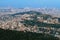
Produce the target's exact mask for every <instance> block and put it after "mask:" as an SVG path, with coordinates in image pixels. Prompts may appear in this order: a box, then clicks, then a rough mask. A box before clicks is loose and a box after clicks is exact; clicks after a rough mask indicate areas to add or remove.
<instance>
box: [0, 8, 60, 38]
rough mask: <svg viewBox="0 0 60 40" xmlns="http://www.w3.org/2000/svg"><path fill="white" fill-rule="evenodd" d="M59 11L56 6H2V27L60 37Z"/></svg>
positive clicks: (0, 10) (0, 18) (0, 22)
mask: <svg viewBox="0 0 60 40" xmlns="http://www.w3.org/2000/svg"><path fill="white" fill-rule="evenodd" d="M59 13H60V10H59V9H55V8H53V9H51V8H50V9H48V8H21V9H20V8H19V9H16V8H0V14H1V15H0V28H1V29H4V30H8V29H9V30H15V31H23V32H35V33H45V34H49V35H52V36H54V37H58V38H60V16H59Z"/></svg>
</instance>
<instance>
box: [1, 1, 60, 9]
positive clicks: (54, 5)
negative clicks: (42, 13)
mask: <svg viewBox="0 0 60 40" xmlns="http://www.w3.org/2000/svg"><path fill="white" fill-rule="evenodd" d="M0 7H14V8H24V7H34V8H39V7H48V8H60V0H0Z"/></svg>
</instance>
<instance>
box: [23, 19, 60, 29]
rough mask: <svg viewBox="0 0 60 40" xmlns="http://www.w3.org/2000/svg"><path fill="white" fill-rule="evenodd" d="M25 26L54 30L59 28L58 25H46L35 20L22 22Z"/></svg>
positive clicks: (59, 25)
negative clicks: (51, 28) (53, 28)
mask: <svg viewBox="0 0 60 40" xmlns="http://www.w3.org/2000/svg"><path fill="white" fill-rule="evenodd" d="M23 23H24V25H25V26H29V25H31V26H34V25H37V26H38V27H48V26H49V27H55V28H60V24H48V23H43V22H38V21H36V20H24V21H23Z"/></svg>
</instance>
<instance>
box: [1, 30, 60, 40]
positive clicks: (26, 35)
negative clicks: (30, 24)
mask: <svg viewBox="0 0 60 40" xmlns="http://www.w3.org/2000/svg"><path fill="white" fill-rule="evenodd" d="M0 40H59V39H58V38H57V37H53V36H51V35H47V34H41V33H32V32H18V31H11V30H3V29H0Z"/></svg>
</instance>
